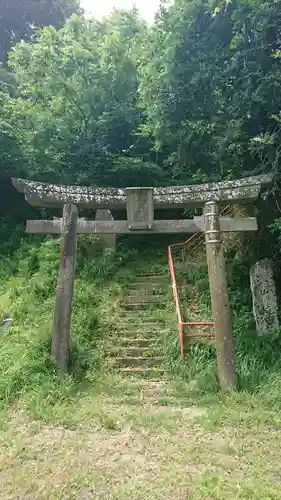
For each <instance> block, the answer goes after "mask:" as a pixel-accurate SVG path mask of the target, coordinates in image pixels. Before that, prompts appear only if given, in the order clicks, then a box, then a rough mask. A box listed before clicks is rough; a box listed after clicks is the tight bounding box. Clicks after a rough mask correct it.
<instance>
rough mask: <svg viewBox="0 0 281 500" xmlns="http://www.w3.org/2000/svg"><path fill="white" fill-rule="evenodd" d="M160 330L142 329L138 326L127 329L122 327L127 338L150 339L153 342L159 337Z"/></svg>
mask: <svg viewBox="0 0 281 500" xmlns="http://www.w3.org/2000/svg"><path fill="white" fill-rule="evenodd" d="M161 332H162V330H161V329H159V330H156V329H154V330H149V329H147V328H146V329H143V330H141V329H140V328H137V327H136V328H132V327H131V328H128V329H127V330H126V329H124V328H123V335H124V337H126V338H127V339H129V338H131V339H135V338H138V339H148V338H149V339H150V342H155V341H157V339H158V338H159V337H160V335H161Z"/></svg>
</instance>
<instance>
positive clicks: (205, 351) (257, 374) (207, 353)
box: [0, 233, 281, 407]
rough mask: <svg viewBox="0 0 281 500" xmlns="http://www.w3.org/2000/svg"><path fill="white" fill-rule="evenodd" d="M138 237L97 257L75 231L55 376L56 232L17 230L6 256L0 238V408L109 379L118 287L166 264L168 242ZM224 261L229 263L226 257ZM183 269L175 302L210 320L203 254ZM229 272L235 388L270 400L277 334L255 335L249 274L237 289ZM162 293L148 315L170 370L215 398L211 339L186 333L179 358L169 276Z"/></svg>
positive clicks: (274, 397)
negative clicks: (63, 343) (68, 331)
mask: <svg viewBox="0 0 281 500" xmlns="http://www.w3.org/2000/svg"><path fill="white" fill-rule="evenodd" d="M15 241H16V240H15ZM137 241H138V246H139V248H135V247H134V244H133V242H129V243H128V242H126V240H124V241H123V243H122V242H121V243H120V245H119V249H118V251H117V253H116V255H115V256H108V257H103V256H102V252H101V242H100V239H99V238H98V237H95V236H92V237H80V238H79V243H78V263H77V279H76V282H75V293H74V304H73V327H72V342H71V352H70V363H69V373H68V375H66V376H65V377H63V378H62V377H61V376H59V375H58V374H57V372H56V369H55V366H54V364H53V361H52V359H51V358H50V355H49V353H50V343H51V338H50V332H51V327H52V315H53V308H54V300H55V287H56V278H57V271H58V260H59V259H58V255H59V242H58V238H50V237H46V238H45V237H41V238H39V237H34V236H28V237H27V236H23V235H22V233H20V244H18V246H16V245H15V248H14V249H13V252H10V255H7V252H5V251H4V250H5V248H7V242H6V243H5V245H6V247H5V245H3V258H2V259H1V262H0V293H1V295H0V315H2V314H3V313H4V312H5V311H7V310H9V311H10V312H11V314H12V317H13V326H12V328H11V329H10V330H5V329H2V330H1V349H0V366H1V375H0V397H1V402H2V406H3V407H7V405H8V406H9V405H10V404H14V403H15V402H16V401H18V400H22V399H23V400H24V401H25V404H27V405H29V404H31V405H33V403H34V399H36V401H37V402H38V401H39V400H40V399H44V401H45V402H46V401H47V402H50V404H55V403H57V402H60V401H65V400H66V399H67V398H68V397H69V395H71V397H76V396H77V393H78V392H79V391H80V390H81V388H82V389H83V390H90V391H92V390H95V388H98V387H100V381H104V380H110V378H111V377H112V376H113V375H112V374H111V372H110V370H111V368H110V366H109V365H108V362H107V356H106V354H107V353H106V345H108V342H110V337H111V336H113V334H114V335H116V334H117V335H118V332H120V333H122V293H123V290H124V289H125V287H126V284H127V283H130V282H132V281H133V280H134V278H135V276H136V274H141V273H142V272H144V273H145V272H148V271H151V272H153V273H155V274H157V273H159V272H161V273H163V272H166V273H168V269H167V253H166V252H167V241H165V240H164V241H163V242H162V244H161V245H159V244H158V243H157V241H153V240H152V241H151V242H150V244H149V243H148V244H147V246H146V252H143V243H142V242H141V240H140V239H139V238H138V239H137ZM0 252H1V248H0ZM238 267H239V266H238ZM230 270H233V265H232V266H230ZM183 277H184V280H185V284H187V286H186V287H185V296H184V297H182V301H183V306H185V304H186V310H185V314H186V315H187V317H188V318H190V319H191V318H192V319H196V318H197V319H210V318H211V311H210V296H209V289H208V279H207V270H206V263H205V259H204V254H203V253H200V252H199V254H198V253H197V256H196V257H194V256H192V255H191V256H190V260H189V261H188V262H187V265H186V268H183V269H182V268H181V274H180V279H181V280H182V278H183ZM238 278H239V276H238ZM238 278H237V277H236V281H235V280H233V279H232V280H230V282H231V285H230V295H231V301H232V304H233V308H234V311H233V314H234V333H235V345H236V360H237V367H238V372H239V379H240V387H241V389H242V391H245V394H249V395H250V394H256V395H258V396H259V397H261V398H262V400H263V401H264V402H266V404H268V405H279V404H280V399H281V397H280V391H279V384H280V381H281V361H280V360H281V339H280V334H279V333H276V334H275V335H270V336H266V337H260V338H258V337H257V336H256V333H255V330H254V324H253V318H252V314H251V310H250V307H251V304H250V300H249V289H248V283H247V281H246V282H245V283H244V288H241V283H240V282H239V279H238ZM167 283H169V280H167ZM237 284H238V285H239V288H237ZM165 302H166V307H165V308H164V309H161V310H158V311H154V313H153V314H155V315H156V317H158V318H161V320H162V321H163V325H164V326H163V334H162V337H161V344H162V346H161V348H162V349H163V351H164V353H165V359H166V362H165V363H166V369H167V371H168V374H169V377H171V379H175V380H177V381H179V382H182V383H184V384H185V385H186V387H189V389H190V393H189V394H190V396H192V397H194V398H197V397H199V398H201V397H205V396H206V395H208V397H210V395H213V396H214V397H216V394H217V393H218V383H217V375H216V357H215V346H214V342H213V341H198V340H196V341H190V343H189V345H187V348H186V356H185V360H184V362H181V361H180V359H179V351H178V331H177V321H176V316H175V313H174V304H173V298H172V293H171V287H170V286H169V285H168V286H167V288H166V295H165ZM105 341H106V342H105ZM115 375H116V374H114V376H115ZM85 388H86V389H85ZM220 397H221V396H220ZM249 397H251V396H249Z"/></svg>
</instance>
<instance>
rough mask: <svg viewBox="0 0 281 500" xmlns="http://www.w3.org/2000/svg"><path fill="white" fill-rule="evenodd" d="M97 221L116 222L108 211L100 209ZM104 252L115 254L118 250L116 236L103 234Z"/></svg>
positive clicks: (97, 213)
mask: <svg viewBox="0 0 281 500" xmlns="http://www.w3.org/2000/svg"><path fill="white" fill-rule="evenodd" d="M96 221H111V222H112V221H114V218H113V216H112V214H111V212H110V210H107V209H104V210H102V209H98V210H97V211H96ZM103 250H104V254H108V253H112V252H115V250H116V234H103Z"/></svg>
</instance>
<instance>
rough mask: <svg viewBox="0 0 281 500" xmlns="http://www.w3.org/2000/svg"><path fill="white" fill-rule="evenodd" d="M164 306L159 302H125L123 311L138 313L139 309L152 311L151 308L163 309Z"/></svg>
mask: <svg viewBox="0 0 281 500" xmlns="http://www.w3.org/2000/svg"><path fill="white" fill-rule="evenodd" d="M164 305H165V304H162V303H161V302H159V301H155V302H154V301H150V302H147V301H146V302H145V301H142V302H127V303H124V304H123V307H124V309H126V310H130V311H139V310H141V309H152V308H153V307H156V306H157V308H160V307H164Z"/></svg>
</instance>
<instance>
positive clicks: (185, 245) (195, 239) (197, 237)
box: [168, 205, 238, 359]
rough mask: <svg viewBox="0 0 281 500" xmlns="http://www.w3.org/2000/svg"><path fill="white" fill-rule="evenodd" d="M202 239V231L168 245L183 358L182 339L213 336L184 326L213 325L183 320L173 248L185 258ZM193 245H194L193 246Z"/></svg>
mask: <svg viewBox="0 0 281 500" xmlns="http://www.w3.org/2000/svg"><path fill="white" fill-rule="evenodd" d="M231 208H232V207H230V206H229V205H228V206H227V207H225V208H224V209H223V210H222V211H221V213H220V214H221V215H228V214H229V213H230V211H231ZM237 210H238V209H235V212H237ZM203 241H204V233H199V234H198V233H195V234H193V235H192V236H191V237H190V238H189V239H188V240H186V241H184V242H181V243H175V244H173V245H170V246H169V247H168V262H169V269H170V275H171V281H172V289H173V296H174V302H175V308H176V313H177V317H178V329H179V343H180V354H181V359H183V358H184V339H185V338H187V337H190V338H192V337H193V338H195V337H214V332H213V331H207V332H199V333H198V332H197V333H195V332H194V333H185V327H198V326H203V327H213V326H214V322H213V321H183V315H182V310H181V303H180V296H179V290H178V285H177V279H176V270H175V264H174V259H173V250H174V249H175V248H180V247H182V251H181V253H182V260H183V261H184V260H185V255H186V251H187V250H188V249H190V248H193V249H196V248H198V246H199V245H200V244H201V243H203ZM194 245H195V246H194Z"/></svg>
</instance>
